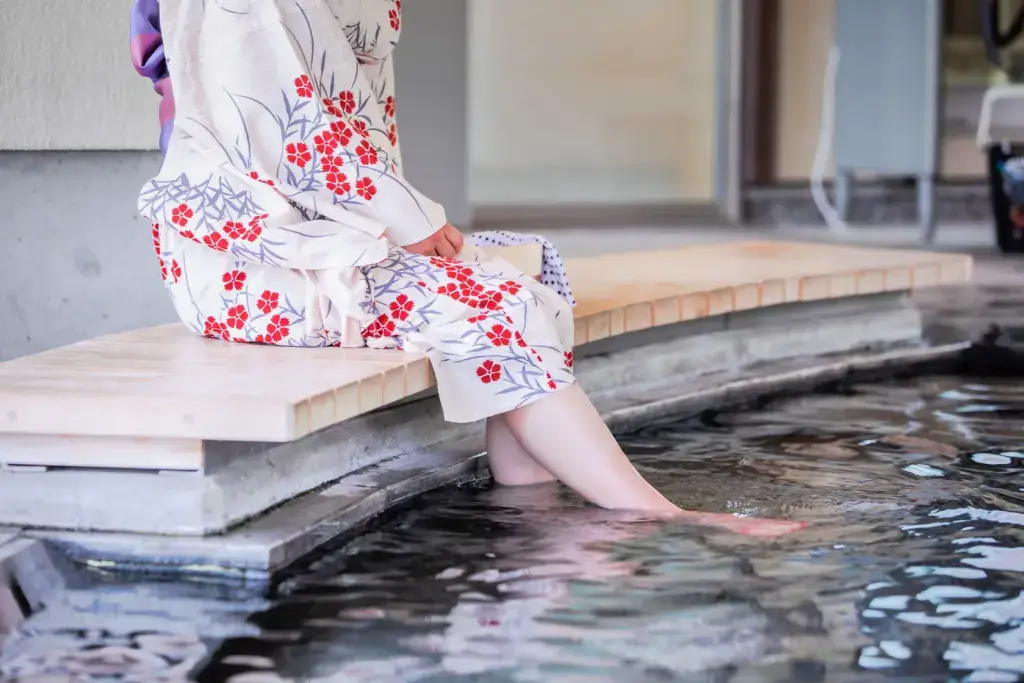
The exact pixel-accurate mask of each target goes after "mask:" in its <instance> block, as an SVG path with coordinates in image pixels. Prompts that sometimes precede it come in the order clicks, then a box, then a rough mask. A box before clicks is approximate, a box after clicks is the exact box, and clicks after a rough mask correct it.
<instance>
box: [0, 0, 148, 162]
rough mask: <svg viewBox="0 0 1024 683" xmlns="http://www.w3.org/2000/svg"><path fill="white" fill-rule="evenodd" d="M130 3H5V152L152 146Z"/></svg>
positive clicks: (0, 84) (0, 85) (1, 21)
mask: <svg viewBox="0 0 1024 683" xmlns="http://www.w3.org/2000/svg"><path fill="white" fill-rule="evenodd" d="M130 4H131V3H130V2H129V0H123V1H119V2H110V1H109V0H74V1H73V2H67V1H66V0H0V149H52V150H64V149H104V150H106V149H152V148H153V147H154V145H155V144H156V136H157V135H159V131H158V129H157V121H156V106H157V99H156V95H155V94H154V93H153V92H152V89H151V88H149V87H148V86H147V84H146V81H144V80H143V79H141V78H139V76H138V75H136V73H135V71H134V70H133V69H132V66H131V61H130V59H129V56H128V7H129V6H130Z"/></svg>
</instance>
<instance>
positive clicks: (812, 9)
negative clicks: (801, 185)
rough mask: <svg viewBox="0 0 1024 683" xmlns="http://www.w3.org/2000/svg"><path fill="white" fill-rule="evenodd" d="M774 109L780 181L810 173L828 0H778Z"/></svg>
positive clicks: (829, 27)
mask: <svg viewBox="0 0 1024 683" xmlns="http://www.w3.org/2000/svg"><path fill="white" fill-rule="evenodd" d="M779 5H780V12H781V16H780V36H779V45H778V50H779V90H780V95H779V110H778V123H777V128H776V134H777V136H778V137H777V142H776V144H777V147H776V149H777V154H776V159H775V174H776V177H777V178H778V179H779V180H780V181H793V180H805V179H807V178H809V177H810V174H811V165H812V164H813V161H814V153H815V150H816V148H817V145H818V131H819V128H820V125H821V98H822V94H823V88H824V75H825V65H826V63H827V62H828V51H829V48H831V46H832V40H833V36H834V35H835V32H834V30H833V22H834V21H835V4H834V3H833V1H832V0H782V2H780V3H779Z"/></svg>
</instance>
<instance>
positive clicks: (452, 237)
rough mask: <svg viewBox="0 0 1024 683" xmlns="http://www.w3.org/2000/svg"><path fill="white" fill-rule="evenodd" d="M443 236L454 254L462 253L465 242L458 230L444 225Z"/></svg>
mask: <svg viewBox="0 0 1024 683" xmlns="http://www.w3.org/2000/svg"><path fill="white" fill-rule="evenodd" d="M444 236H445V239H447V240H448V243H449V244H451V245H452V247H453V248H454V249H455V253H456V254H459V253H461V252H462V247H463V246H464V245H465V240H464V239H463V237H462V233H461V232H459V230H458V228H456V227H454V226H452V225H446V226H445V227H444Z"/></svg>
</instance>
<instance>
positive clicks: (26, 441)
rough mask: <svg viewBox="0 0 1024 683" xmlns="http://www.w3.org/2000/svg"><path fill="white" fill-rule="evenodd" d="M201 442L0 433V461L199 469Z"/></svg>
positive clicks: (19, 464)
mask: <svg viewBox="0 0 1024 683" xmlns="http://www.w3.org/2000/svg"><path fill="white" fill-rule="evenodd" d="M203 464H204V457H203V443H202V441H198V440H189V439H133V438H124V437H95V436H57V435H46V434H0V465H6V466H13V467H26V466H28V467H32V466H42V467H79V468H97V469H134V470H181V471H197V472H198V471H202V469H203Z"/></svg>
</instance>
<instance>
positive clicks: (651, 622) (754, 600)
mask: <svg viewBox="0 0 1024 683" xmlns="http://www.w3.org/2000/svg"><path fill="white" fill-rule="evenodd" d="M1022 414H1024V388H1022V387H1021V386H1020V383H1019V382H1017V381H1012V380H1002V381H1000V380H984V379H965V378H951V377H926V378H920V379H916V380H912V381H906V382H900V383H889V384H866V385H857V386H854V387H852V388H845V389H843V390H837V391H834V392H828V393H820V394H814V395H809V396H804V397H800V398H794V399H787V400H780V401H776V402H773V403H770V404H768V405H766V406H764V407H761V408H751V409H745V410H741V411H736V412H723V413H709V414H706V415H703V416H701V418H700V419H698V420H689V421H685V422H665V423H663V424H657V425H652V426H650V427H648V428H647V429H644V430H642V431H640V432H638V433H635V434H631V435H627V436H624V437H622V442H623V444H624V446H625V448H626V449H627V451H628V452H629V453H630V454H631V456H633V458H634V459H635V461H636V462H637V463H638V465H639V467H640V468H641V469H642V471H643V472H644V474H645V475H646V476H648V477H650V478H651V479H652V480H653V482H654V483H655V484H656V485H657V486H658V487H659V488H661V489H663V490H664V491H666V493H667V494H668V495H669V497H670V498H672V499H673V500H674V501H676V502H678V503H679V504H680V505H683V506H684V507H689V508H693V509H700V510H706V511H712V512H732V513H735V514H741V515H755V516H767V517H786V518H794V519H800V520H805V521H807V522H810V527H809V528H808V529H806V530H804V531H800V532H797V533H795V534H791V535H789V536H786V537H783V538H777V539H769V540H764V539H753V538H748V537H743V536H738V535H735V534H731V533H728V532H724V531H721V530H716V529H710V528H701V527H697V526H692V525H683V524H659V523H650V522H638V521H637V520H636V519H635V518H629V517H627V516H624V515H621V514H612V513H607V512H603V511H600V510H596V509H594V508H590V507H587V506H584V505H582V504H581V502H580V501H579V500H578V499H576V498H574V497H573V496H571V495H569V494H567V493H566V492H564V491H559V490H557V489H554V488H551V487H541V488H537V489H525V490H500V489H490V488H489V487H487V486H484V485H480V486H468V487H463V488H460V489H449V490H443V491H440V492H436V493H434V494H431V495H428V496H425V497H423V498H422V499H421V500H420V501H419V502H418V503H417V504H416V505H414V506H413V507H410V508H408V509H405V510H403V511H400V512H399V513H397V514H394V515H392V516H391V517H390V518H389V519H388V520H385V521H384V522H382V523H380V524H379V525H377V526H376V528H374V529H373V530H371V531H369V532H367V533H365V534H363V535H361V536H358V537H356V538H354V539H350V540H347V541H344V542H342V543H339V544H336V546H335V547H333V548H331V549H329V550H328V551H327V552H326V553H323V554H321V555H320V556H318V557H316V558H314V559H312V560H310V561H308V562H306V563H304V564H303V565H301V566H299V567H296V568H294V569H293V571H291V572H290V573H289V575H288V576H286V577H285V578H284V579H283V580H282V581H281V582H280V583H279V584H278V585H276V586H275V587H274V589H273V591H272V594H271V595H253V594H251V593H250V592H246V591H244V590H243V589H240V588H232V587H225V586H212V585H205V584H199V583H162V584H157V583H154V582H152V581H148V582H147V581H141V580H139V581H132V580H129V579H126V578H124V577H119V576H116V575H109V576H108V575H106V574H103V573H100V572H98V571H92V572H88V573H87V574H86V575H85V576H80V577H77V579H76V580H77V581H78V582H79V585H77V587H75V588H73V589H72V590H69V591H68V594H67V596H66V598H65V599H64V600H63V601H62V602H61V603H59V604H55V605H52V606H51V607H50V608H48V609H47V610H45V611H43V612H42V613H40V614H37V615H35V616H33V617H32V618H30V619H29V621H28V622H27V623H26V624H24V625H23V627H22V628H21V629H20V631H19V632H18V633H16V634H15V635H14V636H13V637H12V638H11V639H10V640H9V641H8V642H7V644H6V647H5V648H4V652H3V655H2V656H0V671H2V672H4V674H5V675H6V679H4V680H9V681H19V682H26V681H33V682H35V681H39V682H42V681H46V682H47V683H49V682H51V681H54V682H55V681H76V682H77V681H97V680H102V681H108V680H109V681H139V682H143V681H144V682H146V683H159V682H160V681H167V682H170V681H175V682H177V681H184V680H197V681H201V682H205V681H228V680H229V681H234V682H236V683H257V682H261V681H266V682H270V681H282V680H285V681H330V682H331V683H341V682H343V681H344V682H349V681H374V682H378V683H383V682H388V681H402V682H410V683H411V682H413V681H424V682H427V681H429V682H431V683H433V682H438V683H440V682H442V681H443V682H449V681H450V682H460V681H509V682H512V681H515V682H521V681H522V682H533V681H538V682H540V681H544V682H552V683H583V682H590V681H616V682H633V681H636V682H646V681H651V682H655V681H658V682H662V681H707V682H708V683H711V682H715V683H718V682H723V683H724V682H726V681H772V682H778V683H800V682H807V683H810V682H816V681H843V682H845V681H850V682H854V681H857V682H859V681H907V682H910V681H914V682H917V681H969V682H971V683H979V682H983V681H986V682H1004V681H1005V682H1007V683H1009V682H1012V681H1021V680H1024V595H1022V588H1024V544H1022V538H1024V453H1022V452H1021V451H1024V423H1022V421H1021V417H1022ZM1018 449H1020V450H1018ZM190 671H191V672H192V678H191V679H190V678H189V672H190Z"/></svg>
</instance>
